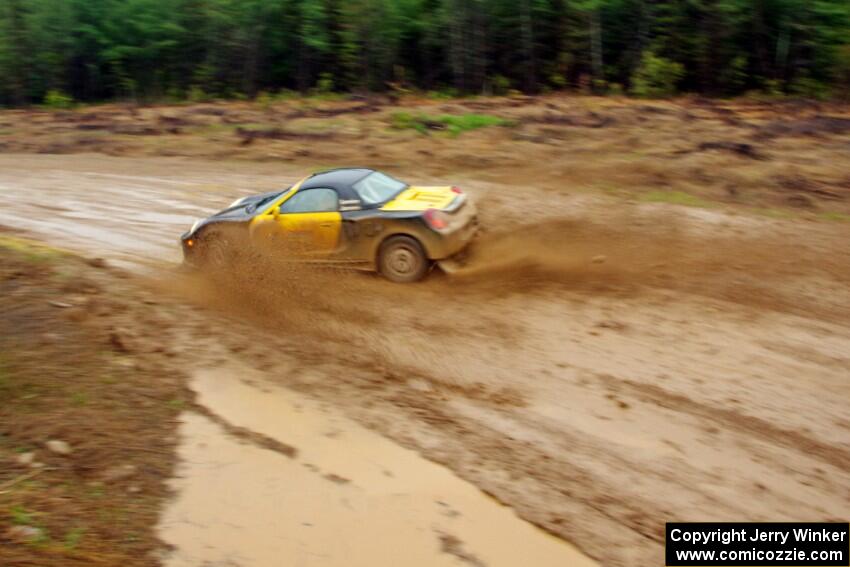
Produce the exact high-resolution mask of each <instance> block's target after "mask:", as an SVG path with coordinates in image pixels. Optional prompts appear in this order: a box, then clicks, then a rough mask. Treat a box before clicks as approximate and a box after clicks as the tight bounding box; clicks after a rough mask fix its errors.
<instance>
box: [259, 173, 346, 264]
mask: <svg viewBox="0 0 850 567" xmlns="http://www.w3.org/2000/svg"><path fill="white" fill-rule="evenodd" d="M262 225H263V226H262V228H260V230H259V233H260V234H262V235H264V236H266V237H270V238H271V239H272V240H273V241H274V243H275V245H276V246H278V245H279V246H282V247H283V248H285V249H286V251H287V252H290V253H295V254H299V255H308V256H321V255H328V254H330V253H332V252H333V251H334V250H336V249H337V247H338V246H339V238H340V227H341V225H342V216H341V215H340V212H339V196H338V195H337V192H336V190H334V189H330V188H323V187H317V188H310V189H302V190H300V191H297V192H296V193H295V194H294V195H292V196H290V197H289V198H287V199H286V200H284V201H283V202H282V203H280V205H278V206H277V207H275V208H273V209H272V210H271V211H270V212H269V213H268V214H267V215H266V218H265V219H263V222H262ZM258 228H259V227H258Z"/></svg>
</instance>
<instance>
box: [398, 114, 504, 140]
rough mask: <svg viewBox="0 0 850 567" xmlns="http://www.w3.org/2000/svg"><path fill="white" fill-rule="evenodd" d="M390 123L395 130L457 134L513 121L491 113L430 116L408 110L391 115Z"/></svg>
mask: <svg viewBox="0 0 850 567" xmlns="http://www.w3.org/2000/svg"><path fill="white" fill-rule="evenodd" d="M391 125H392V127H393V128H395V129H397V130H416V131H417V132H419V133H420V134H427V133H428V131H429V130H437V131H445V132H448V133H449V134H451V135H452V136H457V135H459V134H462V133H464V132H469V131H471V130H477V129H479V128H489V127H492V126H513V125H514V123H513V122H512V121H510V120H507V119H505V118H501V117H499V116H494V115H492V114H474V113H469V114H442V115H439V116H431V115H427V114H412V113H410V112H396V113H394V114H393V115H392V120H391Z"/></svg>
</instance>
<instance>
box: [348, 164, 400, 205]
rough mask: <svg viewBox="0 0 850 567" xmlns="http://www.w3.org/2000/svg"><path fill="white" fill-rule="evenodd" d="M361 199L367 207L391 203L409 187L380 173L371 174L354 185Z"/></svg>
mask: <svg viewBox="0 0 850 567" xmlns="http://www.w3.org/2000/svg"><path fill="white" fill-rule="evenodd" d="M353 187H354V190H355V191H357V193H358V194H359V195H360V199H361V200H362V201H363V202H364V203H366V204H367V205H374V204H375V203H383V202H384V201H389V200H390V199H392V198H393V197H395V196H396V195H398V194H399V193H401V191H402V190H403V189H404V188H405V187H407V184H405V183H402V182H401V181H399V180H398V179H393V178H392V177H390V176H389V175H385V174H383V173H381V172H379V171H376V172H374V173H370V174H369V175H367V176H366V177H364V178H363V179H361V180H360V181H358V182H357V183H355V184H354V185H353Z"/></svg>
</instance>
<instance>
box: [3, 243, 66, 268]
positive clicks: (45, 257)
mask: <svg viewBox="0 0 850 567" xmlns="http://www.w3.org/2000/svg"><path fill="white" fill-rule="evenodd" d="M0 248H2V249H4V250H7V251H9V252H12V253H13V254H15V255H16V256H18V257H19V258H21V259H22V260H26V261H27V262H34V263H44V262H51V261H54V260H57V259H59V258H62V257H64V256H66V255H67V253H66V252H64V251H62V250H58V249H56V248H52V247H50V246H46V245H44V244H40V243H38V242H33V241H31V240H26V239H23V238H16V237H14V236H0Z"/></svg>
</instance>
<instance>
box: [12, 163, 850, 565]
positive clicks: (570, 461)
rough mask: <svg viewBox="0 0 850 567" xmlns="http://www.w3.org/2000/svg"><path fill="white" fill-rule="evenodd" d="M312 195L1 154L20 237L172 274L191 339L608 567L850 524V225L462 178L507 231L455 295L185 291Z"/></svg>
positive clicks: (215, 169) (271, 172) (438, 288)
mask: <svg viewBox="0 0 850 567" xmlns="http://www.w3.org/2000/svg"><path fill="white" fill-rule="evenodd" d="M299 173H300V171H294V170H293V171H290V170H288V169H287V168H286V166H278V165H274V164H259V165H257V164H254V165H248V164H229V163H225V162H216V163H214V162H201V161H188V160H179V159H174V158H168V159H127V158H107V157H103V156H85V155H80V156H25V155H20V156H15V155H2V156H0V191H2V195H3V197H4V198H5V199H4V200H5V202H4V206H3V208H2V209H0V224H2V225H7V226H12V227H16V228H23V229H26V230H29V231H31V232H32V233H34V234H35V235H38V236H41V237H44V238H46V239H47V240H49V241H51V242H53V243H56V244H61V245H65V246H67V247H70V248H75V249H78V250H81V251H83V252H85V253H86V254H89V255H100V256H105V257H107V258H110V259H113V260H115V261H118V262H125V263H135V264H137V265H138V264H143V265H145V266H148V267H150V266H160V267H163V266H164V267H165V268H166V269H165V270H160V271H159V272H158V273H159V274H161V275H160V276H158V277H159V280H160V287H161V289H162V291H163V293H170V294H177V295H180V296H182V297H184V298H185V300H186V301H190V302H194V303H196V304H197V305H199V306H201V307H202V308H203V309H204V310H207V311H208V312H210V314H211V315H210V321H211V326H210V327H207V328H200V327H199V328H198V329H197V330H198V332H199V334H200V335H202V336H203V337H205V340H206V341H208V342H209V343H210V344H211V345H214V346H216V347H217V348H218V349H220V351H221V352H220V355H221V356H227V357H237V358H240V359H241V360H243V362H246V363H248V364H251V365H252V366H254V367H255V368H256V369H257V371H258V372H260V373H262V375H263V376H264V379H266V380H270V381H273V382H276V383H279V384H282V385H285V386H287V387H289V388H291V389H293V390H296V391H298V392H300V393H301V394H307V395H308V396H310V397H311V398H313V399H318V400H322V401H325V402H329V403H330V405H332V406H334V407H336V408H339V409H340V410H341V411H343V412H345V413H346V414H347V415H348V416H349V417H350V418H353V419H354V420H356V421H358V422H359V423H361V424H364V425H366V426H367V427H369V428H371V429H374V430H377V431H379V432H381V433H383V434H385V435H387V436H388V437H390V438H391V439H393V440H395V441H397V442H399V443H400V444H402V445H404V446H405V447H408V448H413V449H416V450H417V451H419V452H420V453H421V454H423V455H425V456H426V457H428V458H429V459H431V460H433V461H436V462H438V463H442V464H445V465H447V466H448V467H449V468H451V469H452V470H453V471H455V472H456V473H457V474H458V475H460V476H461V477H463V478H464V479H467V480H469V481H471V482H473V483H474V484H476V485H477V486H479V487H481V488H482V489H483V490H485V491H486V492H487V493H488V494H491V495H492V496H494V497H495V498H496V499H498V500H499V501H501V502H503V503H506V504H508V505H510V506H511V507H513V508H514V509H515V510H516V512H517V513H518V514H519V515H521V516H522V517H523V518H526V519H528V520H530V521H532V522H534V523H535V524H537V525H538V526H540V527H542V528H544V529H546V530H548V531H550V532H552V533H554V534H557V535H559V536H561V537H563V538H565V539H567V540H568V541H570V542H572V543H574V544H575V545H576V546H578V547H579V548H580V549H581V550H582V551H584V552H585V553H587V554H588V555H590V556H591V557H593V558H595V559H598V560H600V561H601V562H602V563H603V564H607V565H635V564H650V563H652V564H659V562H660V560H661V559H660V557H661V551H662V545H663V526H664V522H665V521H677V520H692V521H697V520H702V521H711V520H729V521H732V520H738V521H745V520H771V521H781V520H800V521H804V520H811V521H814V520H826V519H840V518H844V517H846V515H847V511H848V509H850V496H848V494H847V491H846V487H847V486H848V485H850V420H848V414H847V409H846V401H847V399H848V394H850V382H848V376H849V375H850V373H848V369H850V291H848V286H847V283H848V281H850V258H848V252H847V246H846V243H847V242H848V237H850V231H848V228H847V224H846V223H817V222H808V221H800V220H793V219H792V220H776V219H764V218H754V217H749V216H746V215H739V214H736V213H735V211H733V210H727V209H700V208H697V209H687V208H681V207H674V206H669V205H664V204H654V203H644V204H627V203H622V202H616V203H615V202H613V201H611V200H608V199H606V198H604V197H597V196H594V195H589V194H570V193H566V192H563V193H553V192H552V191H551V190H543V189H540V190H538V189H535V188H534V187H528V188H526V190H524V193H523V206H522V207H517V206H516V202H515V199H516V194H515V188H514V187H511V186H503V185H499V184H498V183H494V182H488V183H476V182H475V181H474V180H471V179H457V178H451V179H447V180H446V181H454V182H458V183H459V184H461V185H462V186H464V188H466V189H467V190H468V191H469V192H470V193H471V194H472V195H473V197H474V198H476V200H477V201H478V202H479V204H480V207H481V210H482V216H483V221H484V224H485V227H487V232H486V233H485V234H484V235H483V237H482V239H481V241H480V242H479V243H478V244H477V247H476V250H475V255H474V257H473V262H472V264H471V266H470V268H469V270H468V271H467V272H465V273H462V274H460V275H459V276H458V277H453V278H448V277H445V276H441V275H439V274H435V275H434V277H432V278H431V279H429V280H428V281H427V282H425V283H423V284H421V285H416V286H407V287H400V286H396V285H393V284H389V283H388V282H385V281H383V280H381V279H379V278H376V277H373V276H369V275H362V274H328V273H322V272H318V273H307V272H304V273H297V274H296V273H293V272H285V273H284V272H281V273H277V272H275V273H271V274H262V277H255V276H258V275H257V274H252V273H249V274H247V276H248V277H243V278H239V279H237V280H224V281H220V282H217V283H216V285H211V284H209V283H206V282H203V281H199V280H195V279H185V278H179V277H177V276H175V275H173V274H172V273H171V272H169V271H168V270H167V265H168V263H169V262H173V261H176V260H177V259H178V255H177V250H176V240H175V239H176V237H177V235H178V234H179V233H180V232H181V231H182V230H184V229H185V228H186V227H187V226H188V225H189V224H190V223H191V221H192V220H193V219H194V218H196V217H198V216H203V215H205V214H208V213H209V212H210V211H212V210H214V209H216V208H220V207H221V206H223V205H226V204H227V203H229V202H230V201H231V200H232V199H233V198H235V197H237V196H239V195H241V194H245V193H250V192H252V191H259V190H271V189H274V188H276V187H281V186H283V185H285V184H286V183H288V182H291V181H292V180H294V179H295V178H296V177H297V176H298V175H299ZM162 274H165V275H162ZM222 317H223V318H224V319H225V320H227V321H228V322H229V323H228V324H227V325H220V324H214V323H212V322H213V321H220V320H221V319H220V318H222ZM208 362H209V359H207V360H199V361H198V363H199V365H202V364H204V363H208ZM187 363H189V364H191V360H187Z"/></svg>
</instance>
